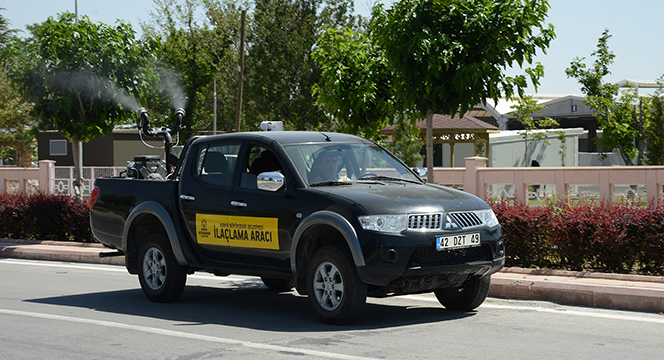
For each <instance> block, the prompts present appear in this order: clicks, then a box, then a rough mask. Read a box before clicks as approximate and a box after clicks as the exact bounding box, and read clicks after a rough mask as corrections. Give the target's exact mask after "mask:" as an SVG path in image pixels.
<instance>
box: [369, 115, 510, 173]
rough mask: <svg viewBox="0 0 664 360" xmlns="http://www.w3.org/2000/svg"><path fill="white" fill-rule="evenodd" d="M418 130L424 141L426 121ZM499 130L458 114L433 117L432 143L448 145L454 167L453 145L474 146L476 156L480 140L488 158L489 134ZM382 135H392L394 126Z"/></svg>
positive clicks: (383, 131)
mask: <svg viewBox="0 0 664 360" xmlns="http://www.w3.org/2000/svg"><path fill="white" fill-rule="evenodd" d="M417 126H418V127H419V128H420V140H422V141H426V120H425V119H422V120H420V121H418V122H417ZM499 132H500V129H498V128H497V127H496V126H493V125H491V124H488V123H486V122H484V121H482V120H479V119H477V118H474V117H472V116H469V115H464V116H463V117H459V114H456V115H454V117H451V116H449V115H441V114H434V115H433V143H434V144H449V146H450V164H451V166H452V167H454V145H455V144H460V143H472V144H474V155H477V142H478V140H480V139H482V140H484V141H485V143H486V157H489V155H490V153H489V134H491V133H499ZM382 133H383V134H387V135H390V136H393V135H394V126H388V127H386V128H385V129H383V130H382Z"/></svg>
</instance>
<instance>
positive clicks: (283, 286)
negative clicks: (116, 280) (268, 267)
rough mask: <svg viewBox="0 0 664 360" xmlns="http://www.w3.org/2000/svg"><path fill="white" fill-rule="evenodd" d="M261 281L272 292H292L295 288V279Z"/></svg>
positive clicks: (263, 279)
mask: <svg viewBox="0 0 664 360" xmlns="http://www.w3.org/2000/svg"><path fill="white" fill-rule="evenodd" d="M261 280H262V281H263V284H265V286H267V288H268V289H270V290H272V291H278V292H284V291H290V290H291V289H292V288H293V286H295V282H294V281H293V279H275V278H266V277H261Z"/></svg>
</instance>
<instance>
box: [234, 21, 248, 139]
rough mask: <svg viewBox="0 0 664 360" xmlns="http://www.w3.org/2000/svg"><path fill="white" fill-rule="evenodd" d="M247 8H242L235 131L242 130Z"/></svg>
mask: <svg viewBox="0 0 664 360" xmlns="http://www.w3.org/2000/svg"><path fill="white" fill-rule="evenodd" d="M246 15H247V10H242V21H241V24H240V65H238V72H239V73H240V74H239V79H238V83H237V107H236V108H235V131H236V132H240V125H241V124H240V122H241V114H242V83H243V81H244V19H245V17H246Z"/></svg>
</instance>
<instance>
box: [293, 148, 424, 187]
mask: <svg viewBox="0 0 664 360" xmlns="http://www.w3.org/2000/svg"><path fill="white" fill-rule="evenodd" d="M285 149H286V152H287V153H288V154H289V156H290V157H291V159H292V160H293V162H294V163H295V166H296V167H297V170H298V171H299V172H300V174H301V175H302V177H303V178H304V179H305V181H307V183H308V184H309V185H313V186H324V185H340V184H344V183H348V182H355V181H376V180H380V181H383V180H395V181H415V182H418V183H420V182H421V180H420V179H418V178H417V177H416V176H415V175H413V173H411V172H410V171H409V170H408V168H406V167H405V166H404V165H402V164H401V163H400V162H399V161H398V160H396V159H395V158H394V157H393V156H392V155H391V154H390V153H388V152H386V151H385V150H383V149H382V148H381V147H379V146H378V145H376V144H371V143H352V144H329V143H323V144H300V145H288V146H285Z"/></svg>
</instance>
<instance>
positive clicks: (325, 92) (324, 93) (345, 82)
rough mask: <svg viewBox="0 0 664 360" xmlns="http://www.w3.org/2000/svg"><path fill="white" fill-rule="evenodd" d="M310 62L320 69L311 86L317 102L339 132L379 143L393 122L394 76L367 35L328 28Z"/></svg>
mask: <svg viewBox="0 0 664 360" xmlns="http://www.w3.org/2000/svg"><path fill="white" fill-rule="evenodd" d="M313 59H314V60H315V61H316V64H317V65H318V66H320V68H321V76H320V79H319V81H318V82H317V83H316V84H314V87H313V90H314V94H315V95H318V98H317V102H318V103H319V104H321V106H322V107H323V108H324V109H325V111H327V112H328V113H329V114H331V115H332V117H333V118H334V120H335V121H336V122H337V126H338V130H339V131H341V132H345V133H350V134H356V135H360V136H363V137H366V138H370V139H373V140H376V141H379V140H381V139H383V138H384V136H383V134H382V133H381V130H382V129H383V128H385V127H386V126H388V125H391V123H392V122H393V121H394V115H395V107H394V105H395V104H394V95H393V93H392V86H391V85H392V79H393V78H394V74H392V72H391V71H390V69H389V68H388V67H387V61H386V59H385V57H384V56H383V54H382V51H381V50H380V49H379V48H377V47H376V46H374V45H373V44H372V43H371V40H370V39H369V37H368V35H367V34H366V33H365V32H362V31H354V30H352V29H349V28H345V29H342V30H339V29H335V28H328V29H326V31H324V32H323V33H322V34H321V36H320V38H319V40H318V46H317V47H316V50H315V51H314V53H313Z"/></svg>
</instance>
